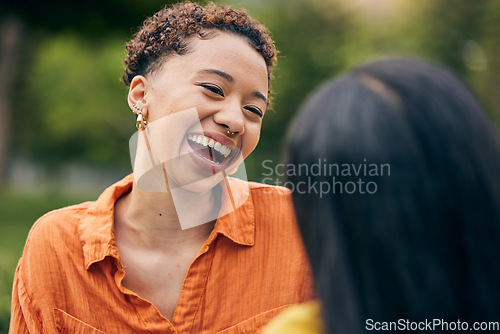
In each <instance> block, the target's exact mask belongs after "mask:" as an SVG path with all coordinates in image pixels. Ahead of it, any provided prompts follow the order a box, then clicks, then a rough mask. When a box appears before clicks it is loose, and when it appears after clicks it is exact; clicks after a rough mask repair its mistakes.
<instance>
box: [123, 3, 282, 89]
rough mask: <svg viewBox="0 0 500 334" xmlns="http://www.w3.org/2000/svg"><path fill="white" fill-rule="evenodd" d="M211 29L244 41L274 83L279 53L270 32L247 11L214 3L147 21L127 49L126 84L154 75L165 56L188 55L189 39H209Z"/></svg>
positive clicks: (170, 10) (182, 6) (167, 11)
mask: <svg viewBox="0 0 500 334" xmlns="http://www.w3.org/2000/svg"><path fill="white" fill-rule="evenodd" d="M212 29H217V30H219V31H223V32H228V33H234V34H237V35H240V36H243V37H245V38H246V39H247V40H248V41H249V43H250V45H251V46H252V47H253V48H254V49H255V50H256V51H257V52H258V53H260V54H261V55H262V57H263V58H264V60H265V62H266V65H267V73H268V80H269V84H270V83H271V79H272V68H273V66H274V64H275V63H276V54H277V50H276V48H275V46H274V42H273V40H272V39H271V37H270V35H269V32H268V31H267V29H266V28H265V27H264V26H263V25H261V24H260V23H259V22H257V21H256V20H254V19H252V18H251V17H250V16H249V15H248V14H247V13H246V12H245V10H235V9H233V8H231V7H229V6H223V5H217V4H213V3H210V4H208V5H207V6H200V5H198V4H195V3H190V2H184V3H178V4H176V5H173V6H172V7H164V8H163V9H161V10H160V11H159V12H157V13H156V14H154V15H153V16H151V17H149V18H148V19H146V20H145V21H144V23H143V25H142V26H141V27H140V29H139V31H138V32H137V33H136V34H135V35H134V37H133V38H132V40H131V41H130V42H129V43H128V44H127V46H126V49H127V56H126V58H125V60H124V65H125V73H124V75H123V82H124V83H125V84H126V85H127V86H129V85H130V83H131V81H132V79H133V78H134V77H135V76H136V75H146V74H148V73H151V72H152V71H154V70H155V69H157V68H158V66H159V65H161V63H162V61H163V60H164V56H167V55H169V54H172V53H173V52H176V53H177V54H179V55H184V54H187V53H189V51H190V50H189V48H188V41H187V39H188V38H189V37H191V36H193V35H195V36H198V37H199V38H201V39H210V37H211V36H212V35H213V34H211V33H210V31H211V30H212ZM212 31H213V30H212Z"/></svg>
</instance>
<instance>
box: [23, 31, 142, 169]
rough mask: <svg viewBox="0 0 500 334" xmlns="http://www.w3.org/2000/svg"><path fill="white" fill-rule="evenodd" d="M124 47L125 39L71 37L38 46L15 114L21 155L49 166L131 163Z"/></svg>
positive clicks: (50, 39)
mask: <svg viewBox="0 0 500 334" xmlns="http://www.w3.org/2000/svg"><path fill="white" fill-rule="evenodd" d="M123 45H124V40H123V39H122V38H116V37H115V38H109V39H105V40H101V41H98V42H91V41H86V40H84V41H82V40H79V39H78V38H77V37H76V36H74V35H67V34H63V35H58V36H54V37H51V38H47V39H46V40H43V41H42V42H40V43H39V44H38V48H37V49H36V57H34V58H33V60H32V63H31V64H29V65H30V69H29V71H28V72H27V75H28V79H27V80H26V86H25V91H24V94H23V95H24V97H23V100H21V103H20V109H21V110H20V111H19V112H18V113H16V115H15V118H16V124H17V126H16V130H17V131H16V132H15V134H16V135H17V137H16V142H17V143H18V145H19V148H20V149H21V152H22V153H24V154H29V155H30V156H31V157H32V158H35V159H36V160H37V161H38V162H39V163H44V164H46V165H50V166H56V165H57V164H60V163H62V162H65V161H68V160H77V161H78V160H80V161H85V162H87V163H90V164H95V165H110V164H121V165H126V164H129V159H128V148H127V141H128V138H129V136H130V135H131V134H132V133H133V132H134V131H135V129H134V116H133V115H132V114H131V113H130V111H129V108H128V105H127V103H126V89H125V86H124V85H123V84H122V83H120V81H119V78H120V77H121V74H122V71H123V70H122V66H121V63H122V59H123V57H124V51H123V50H124V48H123ZM22 149H24V150H22Z"/></svg>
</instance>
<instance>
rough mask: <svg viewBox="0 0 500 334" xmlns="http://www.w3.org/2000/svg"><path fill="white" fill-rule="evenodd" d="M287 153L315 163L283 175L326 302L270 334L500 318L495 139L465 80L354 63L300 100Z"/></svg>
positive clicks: (412, 63)
mask: <svg viewBox="0 0 500 334" xmlns="http://www.w3.org/2000/svg"><path fill="white" fill-rule="evenodd" d="M287 161H288V168H289V169H291V168H292V167H294V166H295V167H297V166H301V164H302V165H303V164H305V165H307V166H310V167H311V166H313V165H315V164H319V165H320V166H321V169H318V168H316V169H315V172H314V173H309V175H306V173H301V174H298V173H295V174H294V175H292V174H293V173H291V174H289V175H290V176H289V179H288V180H289V181H290V182H292V184H293V185H294V186H295V187H296V188H295V191H294V192H293V200H294V204H295V207H296V212H297V219H298V222H299V225H300V230H301V233H302V236H303V238H304V242H305V245H306V249H307V253H308V256H309V259H310V261H311V265H312V268H313V276H314V279H315V283H316V286H317V289H318V293H319V296H320V302H312V303H306V304H304V305H300V306H295V307H293V308H292V309H290V310H289V311H287V312H285V313H283V314H282V315H280V316H278V319H276V320H275V321H274V322H272V323H271V324H270V325H269V327H268V328H267V331H265V333H266V334H269V333H287V334H294V333H332V334H334V333H357V334H359V333H365V332H371V331H391V332H398V331H401V332H404V331H405V330H406V331H409V330H416V328H415V327H414V326H420V327H418V329H421V330H422V328H423V327H422V326H427V327H425V328H424V329H425V330H430V329H432V331H433V332H447V331H450V332H452V331H453V332H454V331H456V330H457V328H458V329H460V330H464V329H465V328H466V327H467V326H468V330H469V331H471V332H479V329H477V327H476V328H473V326H474V323H475V322H483V323H482V326H483V328H482V329H483V331H484V326H486V325H485V323H484V322H488V321H493V322H496V326H498V325H499V321H500V286H499V282H500V257H499V255H498V253H499V250H498V242H499V240H500V140H499V136H498V134H497V132H496V130H495V129H494V127H493V126H492V124H491V122H490V121H489V120H488V118H487V116H486V114H485V113H484V111H483V109H482V107H481V106H480V104H479V102H478V101H477V99H476V97H475V96H474V94H473V92H472V91H471V90H470V89H469V87H468V86H467V85H466V84H465V83H464V82H463V81H462V80H461V79H459V78H458V77H456V76H455V75H453V74H452V73H450V72H449V71H448V70H446V69H444V68H443V67H441V66H438V65H435V64H432V63H429V62H426V61H421V60H411V59H395V60H382V61H377V62H372V63H369V64H367V65H363V66H360V67H357V68H355V69H353V70H352V71H350V72H349V73H347V74H345V75H343V76H341V77H340V78H338V79H335V80H334V81H330V82H327V83H326V84H324V85H323V86H322V87H320V88H319V89H318V90H317V91H316V92H314V93H313V94H312V96H311V97H310V98H309V99H308V100H307V102H306V103H305V105H304V106H303V107H302V110H301V111H300V113H299V114H298V116H297V118H296V119H295V122H294V124H293V126H292V128H291V131H290V132H289V139H288V146H287ZM343 164H347V165H343ZM330 165H331V166H333V167H335V165H337V166H338V165H340V166H341V167H342V168H341V170H340V171H339V172H338V173H336V169H335V168H330ZM325 166H326V167H325ZM380 166H385V168H386V170H385V172H384V173H383V172H382V170H381V169H380V168H378V167H380ZM387 167H390V169H389V173H387V171H388V170H387ZM348 168H351V169H350V170H349V169H348ZM311 171H312V170H311ZM318 171H319V172H318ZM324 171H326V172H324ZM337 171H338V170H337ZM356 171H357V172H356ZM332 177H333V178H332ZM360 180H361V181H362V182H360ZM301 182H302V184H304V182H306V183H307V182H309V183H311V182H318V185H319V184H321V182H324V183H323V185H324V187H323V189H325V190H326V189H327V187H326V183H329V184H330V189H329V191H328V192H326V191H325V192H323V193H321V194H318V192H307V191H304V189H307V188H305V187H301ZM369 182H371V183H370V184H369V185H368V183H369ZM353 185H355V186H356V187H354V186H353ZM363 185H364V186H363ZM367 185H368V186H367ZM362 186H363V187H362ZM434 319H436V320H434ZM426 321H427V323H429V322H430V323H431V324H432V325H433V326H434V327H428V326H429V325H427V323H426ZM434 321H435V322H434ZM411 323H413V324H411ZM464 323H466V324H464ZM412 326H413V327H412ZM475 326H480V324H475ZM491 326H495V324H492V325H491ZM498 330H499V329H498V327H497V328H496V330H495V328H494V327H490V328H489V330H486V331H485V332H493V331H498Z"/></svg>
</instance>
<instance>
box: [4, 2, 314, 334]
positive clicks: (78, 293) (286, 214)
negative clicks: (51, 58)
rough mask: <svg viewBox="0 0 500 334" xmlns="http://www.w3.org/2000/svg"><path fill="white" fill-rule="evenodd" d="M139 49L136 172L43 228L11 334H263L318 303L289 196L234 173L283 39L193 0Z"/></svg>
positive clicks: (133, 78) (256, 123)
mask: <svg viewBox="0 0 500 334" xmlns="http://www.w3.org/2000/svg"><path fill="white" fill-rule="evenodd" d="M127 51H128V54H127V56H126V59H125V67H126V69H125V74H124V82H125V83H126V84H127V85H128V86H129V92H128V105H129V107H130V110H132V112H133V113H134V114H135V117H136V126H137V128H138V131H137V133H136V134H135V135H134V136H133V137H132V139H131V141H130V147H131V152H132V154H131V156H132V163H133V165H134V173H133V174H131V175H129V176H127V177H126V178H125V179H123V180H122V181H119V182H118V183H116V184H114V185H113V186H111V187H110V188H108V189H107V190H106V191H104V193H103V194H102V195H101V196H100V197H99V198H98V199H97V201H95V202H87V203H83V204H79V205H75V206H72V207H68V208H63V209H60V210H56V211H53V212H50V213H48V214H46V215H44V216H43V217H42V218H40V219H39V220H38V221H37V222H36V223H35V225H34V226H33V228H32V229H31V231H30V233H29V236H28V239H27V242H26V246H25V248H24V252H23V255H22V258H21V259H20V261H19V265H18V268H17V271H16V275H15V279H14V288H13V301H12V318H11V323H10V332H11V333H16V334H17V333H27V332H30V333H42V332H43V333H56V332H61V333H254V332H257V331H258V330H259V329H260V328H261V327H262V326H264V325H265V324H266V323H267V322H268V320H269V319H271V317H273V316H274V315H276V314H278V313H279V312H280V311H281V310H283V309H284V308H285V307H287V306H289V305H291V304H295V303H301V302H304V301H306V300H308V299H310V298H311V294H312V281H311V278H310V273H309V267H308V261H307V257H306V253H305V250H304V249H303V245H302V241H301V238H300V233H299V231H298V228H297V226H296V223H295V215H294V210H293V205H292V199H291V195H290V191H288V190H287V189H285V188H280V187H272V186H267V185H263V184H257V183H252V182H246V181H245V180H240V179H235V178H231V177H228V176H227V175H228V174H231V173H233V172H235V171H236V169H237V168H242V167H241V165H242V161H243V159H245V158H246V157H247V156H248V155H249V154H250V153H251V152H252V151H253V150H254V149H255V147H256V145H257V143H258V141H259V135H260V129H261V124H262V120H263V117H264V114H265V112H266V109H267V107H268V104H269V93H270V86H269V85H270V81H271V78H272V72H271V71H272V67H273V65H274V63H275V61H276V50H275V48H274V44H273V42H272V40H271V39H270V37H269V35H268V33H267V30H266V29H265V28H264V27H263V26H262V25H260V24H259V23H258V22H256V21H255V20H253V19H251V18H250V17H249V16H248V15H247V14H246V12H245V11H243V10H234V9H231V8H230V7H226V6H221V5H215V4H210V5H208V6H206V7H203V6H199V5H196V4H193V3H182V4H178V5H174V6H173V7H171V8H164V9H162V10H160V11H159V12H158V13H156V14H155V15H154V16H152V17H150V18H148V19H147V20H146V21H145V22H144V24H143V26H142V27H141V28H140V30H139V31H138V32H137V34H136V35H135V36H134V38H133V39H132V40H131V41H130V42H129V44H128V45H127ZM89 98H92V97H91V96H89ZM103 112H105V111H104V110H103ZM96 126H98V125H96ZM103 145H106V143H103Z"/></svg>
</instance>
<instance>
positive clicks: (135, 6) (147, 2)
mask: <svg viewBox="0 0 500 334" xmlns="http://www.w3.org/2000/svg"><path fill="white" fill-rule="evenodd" d="M174 2H177V1H175V0H161V1H160V0H143V1H133V0H108V1H98V0H89V1H85V2H71V1H63V0H49V1H45V2H40V1H33V0H26V1H13V0H7V1H2V2H1V3H0V27H1V28H2V34H1V35H0V39H1V40H0V43H1V46H2V49H1V53H0V71H1V72H0V74H2V86H1V87H0V88H2V89H0V91H1V93H0V117H1V121H0V124H1V125H0V133H1V134H0V186H1V185H2V184H3V183H4V181H5V176H6V174H5V170H6V164H7V158H8V157H9V154H10V152H9V151H10V150H9V146H10V145H9V144H10V140H9V134H10V133H11V131H8V130H10V129H11V128H12V125H11V124H10V120H11V118H12V115H13V114H14V112H13V110H14V108H15V107H14V106H13V101H19V100H20V99H22V98H23V97H24V96H23V95H22V94H23V93H24V92H23V89H20V90H18V91H20V92H21V93H20V94H16V92H14V90H13V87H14V85H15V82H14V78H17V77H19V75H18V73H17V72H18V69H19V68H18V66H16V65H17V63H18V62H21V63H23V65H27V64H29V61H30V57H29V56H28V55H27V54H26V52H23V51H27V50H30V51H33V50H36V47H35V45H33V44H36V43H38V42H39V41H40V40H43V36H47V35H48V34H54V33H60V32H63V31H64V32H67V33H68V32H69V33H73V34H75V35H78V36H83V37H85V38H87V39H88V40H103V39H105V38H107V37H108V36H110V35H112V34H116V33H125V34H128V33H129V32H130V29H131V27H136V26H138V25H139V24H140V23H141V21H142V20H144V19H145V18H146V17H147V16H149V15H151V14H152V13H154V12H155V11H157V10H158V9H159V8H161V7H162V6H163V5H168V4H170V3H174ZM197 2H202V3H205V2H206V1H197ZM22 32H25V34H23V33H22ZM26 41H29V43H30V45H26V43H25V42H26ZM90 56H91V55H90ZM24 74H27V73H26V72H24ZM88 98H91V97H88ZM95 121H97V120H95ZM52 149H53V150H56V147H54V146H53V147H52Z"/></svg>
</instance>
